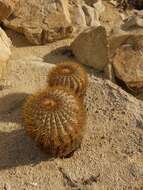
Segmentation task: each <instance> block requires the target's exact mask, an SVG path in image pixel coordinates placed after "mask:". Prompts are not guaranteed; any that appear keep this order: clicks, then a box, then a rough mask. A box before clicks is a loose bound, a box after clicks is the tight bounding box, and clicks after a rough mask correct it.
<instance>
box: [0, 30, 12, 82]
mask: <svg viewBox="0 0 143 190" xmlns="http://www.w3.org/2000/svg"><path fill="white" fill-rule="evenodd" d="M11 45H12V43H11V40H10V39H9V38H8V37H7V35H6V33H5V32H4V31H3V30H2V29H1V28H0V79H1V78H2V75H3V74H4V72H5V69H6V64H7V61H8V59H9V57H10V55H11V50H10V46H11Z"/></svg>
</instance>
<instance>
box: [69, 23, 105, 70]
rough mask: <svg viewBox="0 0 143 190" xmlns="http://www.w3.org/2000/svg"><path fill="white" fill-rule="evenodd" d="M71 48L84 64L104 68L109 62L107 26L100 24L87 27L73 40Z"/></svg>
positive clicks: (99, 68)
mask: <svg viewBox="0 0 143 190" xmlns="http://www.w3.org/2000/svg"><path fill="white" fill-rule="evenodd" d="M71 49H72V51H73V54H74V55H75V56H76V58H77V60H78V61H79V62H81V63H82V64H85V65H89V66H92V67H93V68H95V69H98V70H103V68H104V67H105V65H107V64H108V40H107V34H106V30H105V28H104V27H103V26H98V27H91V28H88V29H86V30H85V31H83V32H82V33H80V34H79V36H78V37H77V38H76V39H75V40H74V41H73V43H72V44H71Z"/></svg>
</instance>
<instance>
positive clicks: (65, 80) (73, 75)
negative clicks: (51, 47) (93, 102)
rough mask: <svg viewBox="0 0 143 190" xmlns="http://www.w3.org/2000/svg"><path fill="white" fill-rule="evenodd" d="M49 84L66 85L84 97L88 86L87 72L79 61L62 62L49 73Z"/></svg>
mask: <svg viewBox="0 0 143 190" xmlns="http://www.w3.org/2000/svg"><path fill="white" fill-rule="evenodd" d="M48 84H49V86H65V87H67V88H69V89H71V90H72V91H73V92H74V93H75V94H76V95H77V96H79V97H83V96H84V94H85V91H86V87H87V74H86V72H85V70H84V69H83V67H82V66H81V65H79V64H77V63H75V64H73V63H72V64H70V63H60V64H58V65H57V66H56V67H55V68H53V69H52V70H51V72H50V73H49V75H48Z"/></svg>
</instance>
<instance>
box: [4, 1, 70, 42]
mask: <svg viewBox="0 0 143 190" xmlns="http://www.w3.org/2000/svg"><path fill="white" fill-rule="evenodd" d="M4 24H5V26H7V27H9V28H11V29H13V30H16V31H17V32H21V33H23V34H24V35H25V36H26V38H27V39H28V40H29V41H30V42H31V43H32V44H45V43H47V42H53V41H56V40H60V39H63V38H66V37H70V36H71V33H72V26H71V20H70V14H69V10H68V1H64V0H58V1H56V0H54V1H50V0H44V1H40V0H32V1H31V0H27V1H25V0H20V1H19V3H18V5H17V7H16V9H15V11H14V13H13V16H12V17H11V18H9V19H7V20H5V21H4Z"/></svg>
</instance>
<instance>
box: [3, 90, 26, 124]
mask: <svg viewBox="0 0 143 190" xmlns="http://www.w3.org/2000/svg"><path fill="white" fill-rule="evenodd" d="M27 96H28V94H26V93H12V94H8V95H5V96H4V97H1V98H0V121H1V122H13V123H20V122H21V108H22V106H23V104H24V102H25V100H26V97H27Z"/></svg>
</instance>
